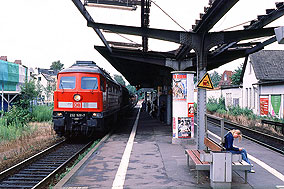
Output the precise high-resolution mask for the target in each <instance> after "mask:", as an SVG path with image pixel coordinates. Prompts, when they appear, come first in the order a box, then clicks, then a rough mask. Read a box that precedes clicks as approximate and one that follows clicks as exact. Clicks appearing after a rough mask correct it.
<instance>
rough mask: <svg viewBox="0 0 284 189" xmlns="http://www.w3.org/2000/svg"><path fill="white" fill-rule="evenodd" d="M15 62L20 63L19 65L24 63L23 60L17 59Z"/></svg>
mask: <svg viewBox="0 0 284 189" xmlns="http://www.w3.org/2000/svg"><path fill="white" fill-rule="evenodd" d="M14 63H15V64H19V65H22V61H21V60H15V62H14Z"/></svg>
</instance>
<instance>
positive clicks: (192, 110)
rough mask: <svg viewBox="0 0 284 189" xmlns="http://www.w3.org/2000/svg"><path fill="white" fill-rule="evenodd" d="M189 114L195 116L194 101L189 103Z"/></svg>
mask: <svg viewBox="0 0 284 189" xmlns="http://www.w3.org/2000/svg"><path fill="white" fill-rule="evenodd" d="M187 109H188V115H187V117H194V103H187Z"/></svg>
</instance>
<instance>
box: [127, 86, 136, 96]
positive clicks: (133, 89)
mask: <svg viewBox="0 0 284 189" xmlns="http://www.w3.org/2000/svg"><path fill="white" fill-rule="evenodd" d="M126 88H127V89H128V91H129V92H130V93H133V94H135V93H136V88H135V87H134V86H132V85H127V86H126Z"/></svg>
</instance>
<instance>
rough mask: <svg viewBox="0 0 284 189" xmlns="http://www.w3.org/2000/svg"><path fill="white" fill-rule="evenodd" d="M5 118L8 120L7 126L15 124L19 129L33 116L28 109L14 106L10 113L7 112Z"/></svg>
mask: <svg viewBox="0 0 284 189" xmlns="http://www.w3.org/2000/svg"><path fill="white" fill-rule="evenodd" d="M4 115H5V116H4V117H3V118H4V120H6V124H7V126H9V125H11V124H15V125H17V126H18V127H19V126H24V125H26V124H27V123H28V122H29V121H30V119H31V114H30V112H29V111H28V110H27V109H23V108H22V107H19V106H13V107H12V108H11V110H10V111H9V112H5V114H4Z"/></svg>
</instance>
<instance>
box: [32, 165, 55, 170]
mask: <svg viewBox="0 0 284 189" xmlns="http://www.w3.org/2000/svg"><path fill="white" fill-rule="evenodd" d="M57 167H58V166H54V165H53V166H48V165H41V166H36V165H32V166H30V167H29V169H40V170H42V169H47V170H53V169H56V168H57Z"/></svg>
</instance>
